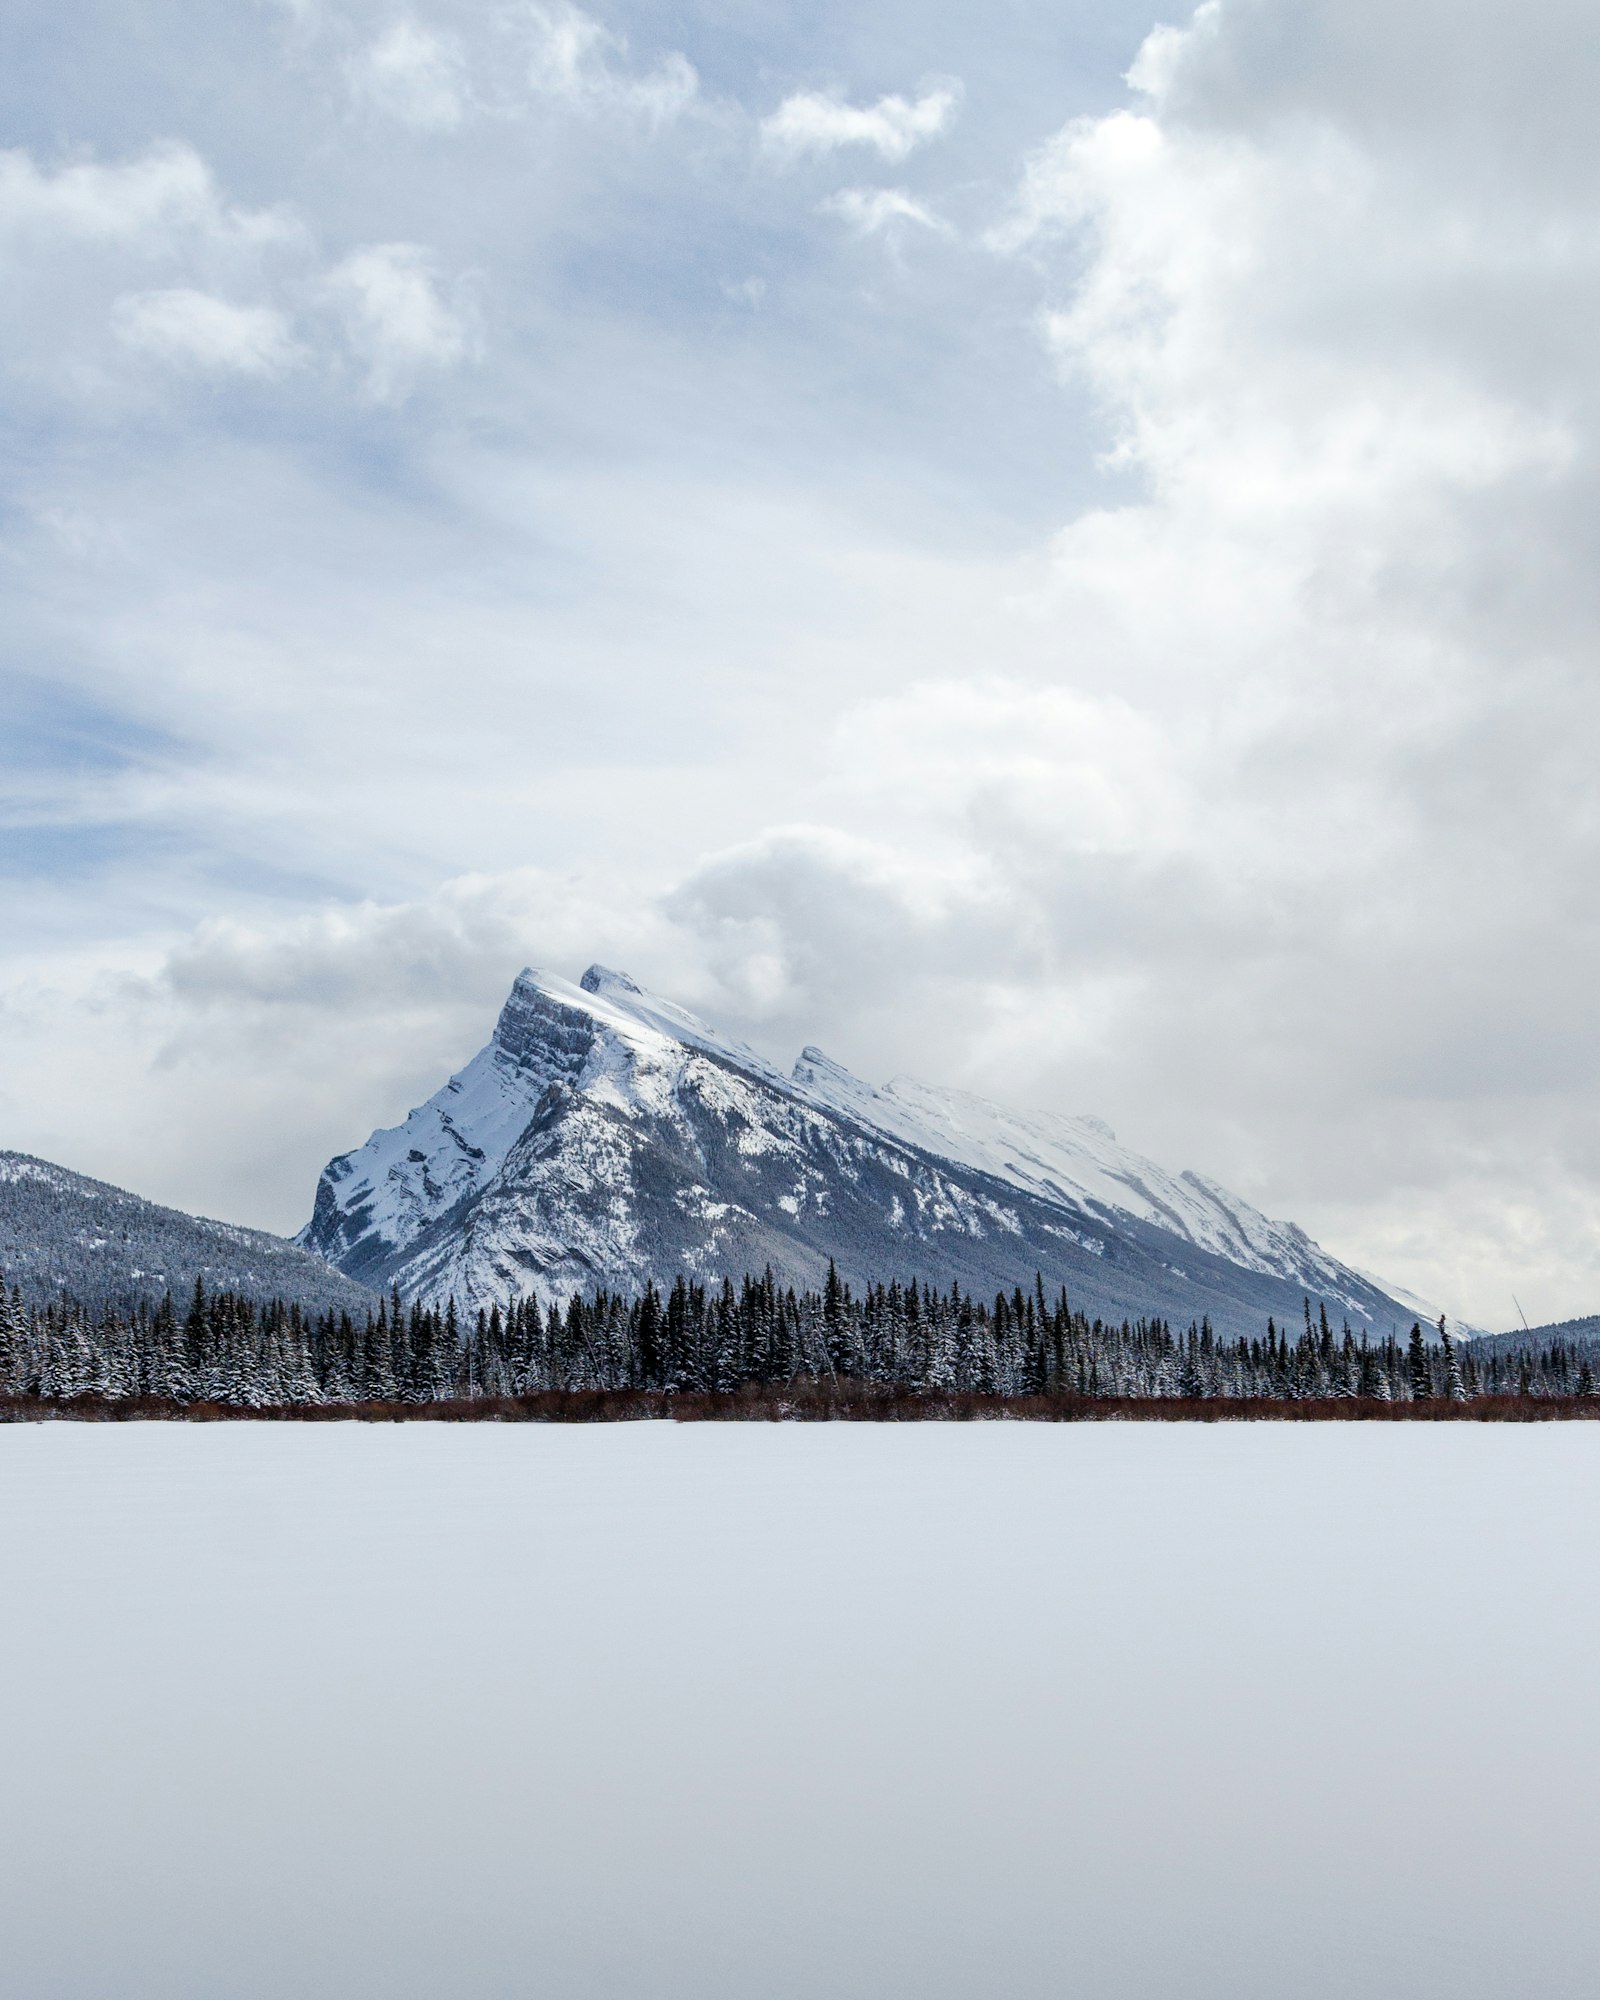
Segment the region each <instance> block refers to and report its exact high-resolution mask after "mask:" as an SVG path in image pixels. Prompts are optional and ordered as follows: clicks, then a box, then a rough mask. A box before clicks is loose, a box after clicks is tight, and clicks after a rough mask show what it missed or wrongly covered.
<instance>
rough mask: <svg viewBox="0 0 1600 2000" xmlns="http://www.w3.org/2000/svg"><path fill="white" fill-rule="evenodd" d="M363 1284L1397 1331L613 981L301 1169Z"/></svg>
mask: <svg viewBox="0 0 1600 2000" xmlns="http://www.w3.org/2000/svg"><path fill="white" fill-rule="evenodd" d="M297 1240H298V1241H299V1242H300V1243H301V1244H303V1245H304V1246H305V1247H306V1248H307V1249H309V1250H313V1251H316V1252H318V1253H320V1254H321V1255H322V1256H324V1257H326V1258H327V1259H328V1261H329V1262H330V1263H332V1264H335V1265H337V1266H338V1267H339V1268H340V1269H341V1270H343V1271H345V1272H347V1273H349V1275H350V1276H351V1277H353V1278H355V1279H357V1280H359V1281H360V1282H361V1283H363V1284H366V1285H370V1286H375V1287H381V1286H387V1285H389V1284H391V1283H393V1284H398V1285H399V1287H400V1289H401V1291H402V1292H404V1293H406V1294H408V1295H411V1296H421V1297H424V1298H430V1299H435V1298H440V1297H442V1296H444V1295H445V1294H447V1293H452V1292H453V1293H454V1294H455V1296H456V1298H457V1299H458V1300H461V1301H463V1302H465V1303H470V1304H488V1303H490V1302H491V1301H496V1300H498V1301H501V1302H505V1301H506V1300H507V1299H509V1298H510V1297H511V1296H512V1295H514V1294H519V1295H521V1296H523V1297H527V1296H529V1295H534V1296H537V1297H539V1298H540V1299H543V1300H546V1301H549V1300H557V1301H564V1300H565V1299H567V1298H568V1297H570V1296H571V1294H572V1293H573V1292H574V1291H575V1290H580V1289H582V1290H587V1289H589V1288H590V1287H592V1286H593V1285H596V1284H603V1285H606V1286H610V1287H616V1288H620V1289H623V1290H628V1291H632V1290H635V1289H637V1288H638V1287H639V1286H641V1285H642V1284H643V1283H644V1281H645V1280H646V1279H647V1278H650V1277H655V1278H658V1279H659V1278H670V1277H671V1276H672V1275H673V1274H675V1273H676V1272H678V1271H685V1272H688V1273H690V1274H692V1275H698V1276H700V1277H703V1278H720V1277H722V1276H723V1275H724V1274H727V1275H731V1276H734V1277H737V1276H739V1275H740V1274H741V1273H743V1272H744V1271H746V1270H755V1271H759V1270H760V1269H761V1268H762V1267H763V1266H765V1265H767V1264H769V1263H770V1264H771V1265H772V1266H773V1268H774V1270H775V1271H776V1272H777V1273H778V1274H779V1275H780V1277H782V1278H784V1279H785V1280H788V1281H792V1282H795V1283H802V1282H803V1283H815V1282H816V1281H817V1280H818V1279H820V1277H821V1276H822V1275H823V1273H824V1272H825V1270H826V1267H827V1263H828V1259H829V1258H830V1257H833V1258H835V1259H836V1260H837V1263H838V1266H839V1269H840V1272H841V1274H842V1275H844V1276H845V1277H847V1278H849V1279H850V1280H851V1281H852V1282H853V1283H857V1284H859V1283H861V1282H863V1281H865V1280H868V1279H872V1278H884V1279H888V1278H890V1277H896V1276H898V1277H907V1276H912V1275H915V1276H918V1277H923V1278H927V1279H931V1280H934V1281H936V1282H938V1283H940V1284H948V1283H949V1282H950V1281H951V1280H952V1279H954V1280H956V1281H957V1282H959V1283H960V1284H962V1285H963V1286H965V1287H968V1288H970V1289H974V1290H979V1291H984V1292H989V1291H993V1290H994V1289H995V1288H996V1287H999V1286H1004V1287H1006V1288H1007V1289H1010V1288H1011V1287H1012V1286H1013V1285H1015V1284H1017V1283H1019V1282H1021V1283H1023V1284H1027V1283H1028V1282H1030V1281H1031V1279H1032V1277H1033V1274H1034V1272H1035V1271H1039V1272H1041V1273H1042V1274H1043V1276H1044V1279H1045V1282H1046V1284H1047V1285H1048V1286H1049V1287H1051V1288H1052V1290H1053V1289H1054V1288H1055V1287H1056V1286H1058V1285H1065V1286H1066V1287H1067V1290H1068V1293H1069V1296H1070V1297H1071V1299H1072V1301H1073V1303H1074V1304H1075V1305H1079V1306H1082V1307H1083V1308H1084V1309H1085V1310H1086V1311H1088V1312H1089V1313H1090V1314H1091V1315H1093V1314H1101V1315H1104V1316H1114V1317H1115V1318H1117V1319H1121V1318H1122V1317H1124V1316H1125V1315H1138V1314H1140V1313H1147V1314H1148V1313H1160V1314H1163V1315H1165V1316H1167V1317H1170V1318H1172V1319H1175V1320H1179V1321H1181V1322H1182V1323H1183V1324H1187V1323H1188V1321H1189V1319H1190V1318H1191V1317H1198V1316H1199V1315H1200V1314H1202V1313H1209V1315H1210V1317H1211V1320H1212V1322H1213V1324H1214V1325H1216V1326H1217V1327H1218V1328H1219V1329H1221V1330H1225V1331H1228V1332H1233V1331H1245V1332H1251V1333H1259V1332H1260V1331H1261V1330H1262V1328H1263V1327H1264V1325H1265V1321H1266V1317H1267V1315H1268V1313H1275V1314H1277V1315H1278V1317H1279V1318H1280V1319H1287V1320H1288V1321H1289V1322H1290V1323H1291V1324H1294V1323H1297V1322H1298V1321H1299V1318H1300V1315H1301V1310H1302V1299H1303V1297H1304V1296H1305V1295H1306V1294H1308V1293H1309V1295H1310V1297H1311V1299H1312V1301H1313V1304H1315V1303H1316V1302H1317V1301H1318V1300H1325V1301H1326V1303H1327V1306H1328V1310H1329V1313H1330V1315H1332V1316H1333V1317H1334V1318H1335V1320H1336V1321H1337V1319H1338V1318H1339V1317H1341V1316H1343V1315H1348V1316H1349V1318H1350V1320H1351V1322H1352V1324H1353V1325H1355V1326H1357V1328H1358V1329H1359V1327H1361V1326H1362V1325H1366V1326H1369V1327H1374V1328H1377V1329H1379V1330H1381V1331H1384V1332H1387V1331H1388V1330H1389V1328H1390V1327H1391V1326H1392V1325H1400V1326H1401V1328H1402V1331H1403V1329H1404V1325H1405V1324H1409V1321H1410V1319H1411V1317H1412V1312H1411V1310H1410V1309H1408V1308H1407V1307H1405V1306H1403V1305H1401V1304H1400V1303H1399V1302H1398V1301H1397V1299H1396V1298H1395V1297H1394V1296H1393V1295H1391V1294H1390V1293H1388V1292H1386V1291H1384V1290H1383V1289H1382V1288H1381V1287H1379V1286H1378V1285H1376V1284H1374V1283H1373V1282H1372V1281H1371V1280H1370V1279H1367V1278H1365V1277H1363V1276H1362V1275H1361V1274H1360V1273H1358V1272H1356V1271H1354V1270H1352V1269H1350V1268H1349V1267H1348V1266H1347V1265H1344V1264H1341V1263H1340V1262H1338V1260H1337V1259H1335V1258H1333V1257H1330V1256H1329V1255H1328V1254H1327V1253H1326V1252H1325V1251H1323V1250H1321V1249H1320V1248H1319V1247H1318V1246H1317V1245H1316V1244H1315V1243H1313V1242H1312V1241H1311V1239H1310V1238H1309V1237H1308V1236H1307V1235H1306V1234H1305V1232H1304V1231H1303V1230H1301V1229H1298V1228H1296V1227H1295V1226H1294V1225H1293V1224H1292V1223H1282V1222H1272V1221H1269V1220H1268V1219H1267V1217H1266V1216H1264V1215H1262V1214H1261V1213H1260V1212H1259V1211H1258V1210H1256V1209H1254V1208H1252V1207H1251V1206H1250V1204H1249V1203H1248V1202H1244V1201H1241V1200H1239V1199H1238V1197H1237V1196H1233V1195H1230V1194H1228V1193H1227V1191H1226V1190H1225V1189H1223V1188H1221V1187H1219V1186H1217V1184H1216V1183H1215V1182H1213V1181H1209V1180H1206V1179H1204V1178H1202V1177H1201V1176H1200V1175H1197V1174H1192V1173H1181V1174H1172V1173H1169V1172H1168V1171H1167V1170H1166V1169H1165V1168H1162V1167H1159V1166H1157V1165H1156V1164H1155V1163H1154V1162H1153V1161H1151V1160H1146V1159H1143V1158H1141V1157H1140V1156H1139V1155H1138V1154H1137V1153H1134V1152H1132V1151H1130V1150H1129V1149H1128V1148H1127V1147H1125V1146H1122V1145H1119V1144H1118V1142H1117V1139H1116V1136H1115V1134H1114V1133H1113V1132H1112V1131H1111V1129H1110V1127H1109V1126H1107V1125H1105V1124H1104V1123H1102V1122H1101V1121H1100V1120H1099V1119H1097V1118H1060V1117H1053V1116H1050V1115H1047V1114H1040V1113H1036V1114H1032V1115H1026V1116H1025V1115H1021V1114H1018V1113H1013V1112H1009V1111H1005V1110H1002V1109H1001V1108H1000V1107H999V1106H997V1105H994V1104H990V1103H988V1102H986V1101H985V1100H984V1099H982V1098H979V1097H974V1096H971V1095H969V1094H968V1093H966V1092H963V1091H956V1090H941V1089H937V1088H935V1087H934V1086H933V1085H930V1084H925V1083H919V1082H916V1081H914V1080H912V1079H910V1078H906V1077H901V1078H897V1079H896V1080H895V1081H894V1082H892V1083H890V1084H887V1085H885V1086H884V1087H883V1088H881V1089H879V1088H876V1087H874V1086H873V1085H871V1084H869V1083H864V1082H863V1081H861V1079H859V1078H858V1077H855V1076H852V1075H851V1074H850V1072H849V1071H848V1070H846V1069H843V1068H842V1067H841V1066H840V1065H839V1064H837V1063H834V1062H831V1061H830V1060H829V1059H828V1057H826V1056H825V1055H824V1054H823V1053H822V1052H821V1050H819V1049H815V1048H808V1049H806V1050H804V1051H803V1052H802V1054H801V1056H800V1058H799V1060H798V1061H797V1062H796V1064H795V1065H794V1069H793V1071H792V1072H791V1073H789V1074H787V1075H786V1074H784V1072H783V1071H781V1070H780V1069H778V1068H776V1067H775V1066H774V1065H773V1064H771V1063H770V1062H768V1061H767V1060H766V1059H765V1058H764V1057H762V1056H760V1055H758V1054H757V1053H756V1052H755V1051H754V1050H753V1049H750V1048H747V1047H745V1046H744V1045H743V1044H742V1043H740V1042H737V1041H734V1040H732V1039H730V1038H729V1037H727V1036H724V1035H720V1034H718V1033H717V1032H716V1030H714V1029H713V1028H711V1027H708V1026H707V1025H706V1023H705V1022H703V1021H700V1020H698V1019H696V1017H695V1016H694V1015H692V1014H689V1013H687V1012H685V1011H684V1009H682V1008H680V1007H676V1006H674V1005H673V1004H672V1003H671V1002H670V1001H666V1000H662V999H659V998H657V997H656V996H654V995H652V994H649V993H645V992H643V991H642V990H641V989H640V988H639V987H638V986H636V985H635V984H634V982H633V981H632V980H631V979H629V978H628V977H627V976H626V975H625V974H623V973H619V972H611V971H608V970H607V969H606V968H605V967H603V966H598V965H596V966H591V967H590V968H589V970H588V971H587V972H586V973H585V974H584V976H583V979H582V981H581V982H580V984H579V985H577V986H574V985H571V984H570V983H569V982H568V981H566V980H563V979H558V978H555V977H552V976H550V975H548V974H544V973H536V972H531V971H525V972H523V973H522V974H520V975H519V977H518V979H517V981H516V983H515V985H514V986H513V988H512V991H511V995H510V998H509V999H508V1000H507V1001H506V1004H505V1006H504V1008H503V1009H502V1010H501V1014H500V1019H499V1021H498V1023H497V1025H496V1027H495V1031H494V1035H493V1037H492V1039H491V1040H490V1042H489V1043H488V1045H487V1046H486V1047H485V1048H484V1049H482V1050H481V1051H480V1052H479V1054H478V1055H476V1056H475V1057H474V1058H473V1059H472V1061H471V1062H470V1063H468V1064H467V1066H466V1068H465V1069H463V1070H461V1071H460V1072H459V1073H458V1074H457V1075H456V1076H453V1077H452V1078H451V1079H450V1081H449V1082H448V1083H447V1084H445V1085H444V1087H443V1088H442V1089H441V1090H439V1091H437V1092H436V1093H435V1094H434V1095H433V1096H432V1097H431V1098H429V1099H428V1101H427V1103H426V1104H423V1105H421V1106H419V1107H418V1108H417V1109H416V1110H415V1111H413V1112H412V1113H411V1114H410V1115H409V1117H408V1118H407V1119H406V1120H405V1122H404V1124H402V1125H398V1126H395V1127H393V1128H391V1129H388V1130H384V1131H378V1132H374V1133H373V1135H372V1137H371V1138H370V1139H369V1140H368V1141H367V1142H366V1144H365V1145H364V1146H361V1147H359V1148H357V1149H356V1151H354V1152H351V1153H345V1154H342V1155H341V1156H340V1157H339V1158H337V1159H335V1160H333V1161H331V1162H330V1163H329V1165H328V1166H327V1168H326V1169H325V1170H324V1172H323V1175H322V1179H321V1182H320V1184H319V1186H318V1188H317V1196H316V1206H315V1210H314V1212H313V1215H312V1219H311V1221H310V1222H309V1223H308V1224H307V1225H306V1227H305V1229H304V1230H302V1231H301V1233H300V1236H299V1237H298V1239H297Z"/></svg>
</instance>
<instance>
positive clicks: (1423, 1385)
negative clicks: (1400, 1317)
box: [1406, 1321, 1433, 1403]
mask: <svg viewBox="0 0 1600 2000" xmlns="http://www.w3.org/2000/svg"><path fill="white" fill-rule="evenodd" d="M1406 1362H1407V1366H1408V1367H1409V1369H1410V1373H1411V1400H1412V1401H1413V1402H1414V1403H1425V1402H1427V1401H1428V1400H1429V1399H1430V1398H1431V1397H1432V1395H1433V1370H1432V1369H1431V1368H1430V1367H1429V1365H1428V1345H1427V1342H1426V1341H1425V1340H1424V1339H1423V1337H1422V1327H1421V1325H1420V1324H1419V1323H1417V1322H1416V1321H1413V1322H1412V1326H1411V1339H1410V1342H1409V1343H1408V1345H1407V1349H1406Z"/></svg>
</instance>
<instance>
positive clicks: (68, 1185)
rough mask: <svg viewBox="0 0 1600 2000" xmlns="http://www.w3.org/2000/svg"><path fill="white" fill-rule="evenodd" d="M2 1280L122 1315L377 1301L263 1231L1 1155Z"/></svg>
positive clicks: (21, 1156) (356, 1307) (34, 1297)
mask: <svg viewBox="0 0 1600 2000" xmlns="http://www.w3.org/2000/svg"><path fill="white" fill-rule="evenodd" d="M0 1272H3V1273H4V1277H5V1283H6V1285H7V1286H8V1287H9V1286H11V1285H16V1286H18V1287H19V1288H20V1289H21V1291H22V1293H23V1295H24V1297H25V1298H27V1299H29V1300H30V1301H33V1302H35V1303H40V1302H43V1301H44V1300H47V1299H50V1298H54V1297H56V1296H58V1295H59V1294H61V1293H63V1292H66V1293H69V1294H70V1295H71V1296H72V1297H73V1298H75V1299H77V1300H79V1301H80V1302H82V1303H84V1304H86V1305H102V1304H105V1305H115V1306H124V1305H128V1304H131V1303H133V1302H135V1301H137V1300H139V1299H152V1300H154V1299H159V1298H160V1297H161V1295H162V1294H163V1293H164V1292H171V1293H173V1294H174V1295H175V1296H176V1297H178V1298H180V1299H186V1298H187V1297H188V1295H189V1294H190V1293H191V1292H192V1291H193V1289H194V1281H195V1279H196V1278H197V1277H198V1278H202V1279H203V1280H204V1281H205V1284H206V1288H207V1290H208V1291H236V1292H246V1293H249V1294H251V1295H252V1296H253V1297H256V1298H274V1297H276V1298H284V1299H292V1300H298V1301H299V1303H300V1304H301V1305H304V1306H312V1307H315V1308H316V1309H317V1310H319V1311H323V1310H326V1309H327V1308H328V1307H333V1308H335V1309H345V1308H348V1309H349V1310H350V1311H351V1312H360V1313H365V1311H366V1309H367V1307H368V1306H370V1305H371V1304H372V1303H373V1300H372V1296H371V1294H370V1293H369V1292H367V1291H365V1290H363V1289H362V1287H361V1286H360V1285H358V1284H356V1283H354V1282H352V1280H351V1279H349V1278H347V1277H346V1276H345V1275H344V1274H343V1273H342V1272H340V1271H335V1270H334V1269H333V1268H332V1267H331V1266H330V1265H328V1264H327V1263H325V1262H324V1261H323V1259H322V1258H321V1257H318V1256H315V1255H313V1254H312V1253H310V1252H308V1251H306V1250H303V1249H301V1248H300V1246H299V1245H298V1244H295V1243H290V1242H288V1241H286V1240H285V1239H284V1238H283V1237H281V1236H269V1235H268V1234H267V1232H266V1231H265V1230H262V1229H238V1228H235V1227H234V1226H233V1224H231V1223H227V1222H208V1221H206V1220H205V1219H204V1218H203V1217H200V1216H194V1215H184V1214H183V1213H182V1212H181V1211H180V1210H178V1209H175V1208H161V1207H159V1206H158V1205H157V1204H156V1203H155V1202H153V1201H145V1200H143V1199H142V1198H141V1197H140V1196H139V1195H136V1194H129V1193H128V1192H127V1191H126V1190H125V1189H123V1188H119V1187H112V1186H111V1185H110V1184H109V1183H108V1182H106V1181H94V1180H90V1179H89V1178H88V1176H87V1175H85V1174H75V1173H71V1172H69V1170H68V1169H67V1168H65V1167H54V1166H51V1165H50V1163H49V1162H48V1161H47V1160H36V1159H33V1158H32V1157H31V1156H30V1155H29V1154H27V1153H5V1152H0Z"/></svg>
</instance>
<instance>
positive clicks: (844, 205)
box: [822, 187, 950, 236]
mask: <svg viewBox="0 0 1600 2000" xmlns="http://www.w3.org/2000/svg"><path fill="white" fill-rule="evenodd" d="M822 208H823V212H824V213H825V214H828V215H837V216H839V217H841V218H842V219H843V220H844V221H845V222H847V223H849V225H850V227H851V228H852V229H853V230H854V231H855V232H856V234H857V235H858V236H881V235H882V234H883V233H884V232H885V231H886V230H891V229H894V228H895V227H896V226H897V225H899V224H901V223H905V222H910V223H914V224H915V225H916V226H917V227H918V228H919V229H932V230H934V231H935V232H937V233H938V234H940V235H945V234H947V233H948V231H949V227H950V225H949V224H948V223H947V222H945V221H944V220H943V219H942V218H941V217H940V216H937V215H935V214H934V213H933V211H932V210H931V209H930V208H927V207H926V206H924V204H923V203H922V202H920V201H918V200H916V198H915V197H914V196H912V195H909V194H907V193H906V191H905V189H904V188H860V187H856V188H841V189H840V190H839V192H838V193H837V194H834V195H830V196H829V197H828V199H827V200H826V201H825V202H824V203H823V204H822Z"/></svg>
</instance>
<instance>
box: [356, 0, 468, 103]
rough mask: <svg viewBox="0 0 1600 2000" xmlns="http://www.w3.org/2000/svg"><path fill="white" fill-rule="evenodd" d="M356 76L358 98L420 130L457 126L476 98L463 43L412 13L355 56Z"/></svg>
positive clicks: (385, 30) (399, 19) (396, 22)
mask: <svg viewBox="0 0 1600 2000" xmlns="http://www.w3.org/2000/svg"><path fill="white" fill-rule="evenodd" d="M350 81H351V87H352V89H353V90H354V92H355V94H356V96H357V98H358V99H360V100H361V101H362V102H364V103H367V104H369V105H371V106H372V107H373V108H374V109H375V110H378V111H381V112H383V113H384V114H385V115H387V116H388V117H390V118H394V119H397V120H398V121H399V122H400V123H401V124H402V125H409V126H410V127H411V128H412V130H413V131H417V132H452V131H454V130H455V129H456V127H457V126H459V125H460V124H461V122H462V120H463V119H464V118H465V117H466V115H467V112H468V110H469V108H470V107H471V102H472V90H471V83H470V80H469V77H468V73H467V60H466V55H465V52H464V51H463V49H462V47H461V44H460V43H459V42H458V41H457V40H456V39H455V37H454V36H452V35H446V34H441V33H439V32H438V31H437V30H436V29H434V28H430V27H428V26H427V25H426V24H425V23H423V22H421V21H418V20H415V19H414V18H413V17H412V16H410V15H409V14H402V15H401V16H399V18H398V19H396V20H394V21H391V22H390V23H389V25H388V27H386V28H385V29H384V30H383V32H382V33H381V34H380V35H379V36H378V37H377V38H376V40H374V41H373V42H371V43H370V44H369V45H368V46H367V47H366V48H365V49H363V50H362V51H361V53H360V54H359V55H358V56H357V57H355V58H354V59H353V60H352V62H351V65H350Z"/></svg>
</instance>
